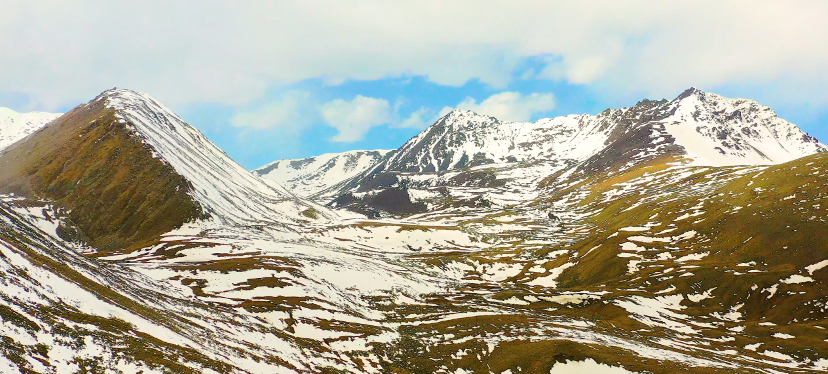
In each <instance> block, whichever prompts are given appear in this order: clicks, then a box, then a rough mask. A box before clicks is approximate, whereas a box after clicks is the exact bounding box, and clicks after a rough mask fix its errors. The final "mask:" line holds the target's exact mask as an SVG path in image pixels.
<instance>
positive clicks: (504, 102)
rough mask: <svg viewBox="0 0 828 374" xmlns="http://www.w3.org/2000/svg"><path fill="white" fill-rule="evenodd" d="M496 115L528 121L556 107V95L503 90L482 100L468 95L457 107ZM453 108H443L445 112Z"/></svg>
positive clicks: (496, 116)
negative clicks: (478, 100)
mask: <svg viewBox="0 0 828 374" xmlns="http://www.w3.org/2000/svg"><path fill="white" fill-rule="evenodd" d="M455 108H457V109H466V110H471V111H473V112H476V113H479V114H485V115H489V116H492V117H495V118H497V119H499V120H501V121H514V122H526V121H529V120H530V119H531V117H532V115H533V114H535V113H541V112H548V111H551V110H552V109H555V97H554V96H553V95H552V94H550V93H545V94H540V93H533V94H529V95H521V94H520V93H519V92H510V91H507V92H501V93H498V94H494V95H492V96H489V97H488V98H486V100H483V101H481V102H480V103H479V104H478V103H477V101H475V100H474V98H471V97H467V98H465V99H464V100H463V101H461V102H460V104H457V106H456V107H455ZM450 109H451V108H443V110H442V111H441V113H443V114H445V113H447V112H448V110H450Z"/></svg>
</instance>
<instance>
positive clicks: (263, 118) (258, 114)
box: [230, 91, 314, 133]
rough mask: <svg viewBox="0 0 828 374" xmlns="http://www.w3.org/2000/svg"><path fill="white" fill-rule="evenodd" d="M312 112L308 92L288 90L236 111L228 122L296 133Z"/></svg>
mask: <svg viewBox="0 0 828 374" xmlns="http://www.w3.org/2000/svg"><path fill="white" fill-rule="evenodd" d="M313 114H314V113H313V106H312V104H311V94H310V93H309V92H305V91H289V92H287V93H285V94H284V95H282V97H281V98H280V99H278V100H276V101H272V102H270V103H267V104H265V105H262V106H259V107H256V108H254V109H252V110H248V111H240V112H238V113H236V115H234V116H233V118H231V119H230V123H231V124H232V125H233V126H235V127H244V128H249V129H254V130H268V129H274V128H279V129H280V130H283V132H288V133H296V132H298V131H301V130H302V129H304V128H305V127H307V126H308V125H310V124H311V120H312V118H313Z"/></svg>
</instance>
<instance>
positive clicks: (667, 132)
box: [333, 88, 828, 215]
mask: <svg viewBox="0 0 828 374" xmlns="http://www.w3.org/2000/svg"><path fill="white" fill-rule="evenodd" d="M825 150H828V148H826V147H825V145H823V144H821V143H819V142H818V141H817V140H816V139H815V138H813V137H811V136H809V135H808V134H807V133H805V132H803V131H802V130H800V129H799V128H798V127H797V126H795V125H793V124H791V123H789V122H787V121H785V120H783V119H781V118H779V117H778V116H777V115H776V114H775V113H774V112H773V111H772V110H770V109H769V108H767V107H765V106H762V105H759V104H757V103H756V102H754V101H751V100H744V99H727V98H723V97H721V96H719V95H715V94H708V93H704V92H702V91H700V90H698V89H695V88H691V89H689V90H687V91H685V92H684V93H682V94H681V95H679V96H678V97H677V98H676V99H674V100H672V101H667V100H661V101H653V100H642V101H640V102H639V103H637V104H636V105H635V106H633V107H630V108H623V109H617V110H616V109H607V110H606V111H604V112H602V113H600V114H598V115H596V116H592V115H586V114H585V115H578V116H575V115H570V116H565V117H556V118H550V119H542V120H538V121H536V122H533V123H516V122H501V121H499V120H497V119H496V118H493V117H489V116H483V115H478V114H475V113H473V112H470V111H463V110H455V111H452V112H450V113H449V114H447V115H446V116H444V117H443V118H441V119H440V120H438V121H437V122H436V123H435V124H434V125H432V126H431V127H429V128H428V129H426V130H425V131H423V132H422V133H420V134H419V135H417V136H415V137H414V138H412V139H411V140H409V141H408V142H406V143H405V144H404V145H403V146H402V147H400V149H399V150H397V151H396V152H393V153H389V154H388V155H387V156H386V157H385V158H383V159H382V160H381V161H380V162H378V163H377V165H376V166H374V167H372V168H370V169H368V170H367V171H366V172H365V173H363V174H362V175H359V176H357V177H355V178H354V179H352V180H351V181H349V182H348V183H346V184H345V185H343V188H342V189H341V190H340V196H338V197H337V198H336V199H335V200H334V202H333V205H334V206H338V207H345V206H348V207H350V209H352V210H355V211H358V212H367V213H369V214H374V215H376V214H377V213H376V211H377V210H379V211H385V212H388V213H391V214H410V213H414V212H423V211H424V207H423V206H422V205H419V206H417V205H416V204H417V203H416V202H415V201H414V200H411V201H406V199H405V198H403V197H402V196H403V195H405V193H404V191H403V190H408V189H411V188H415V187H416V186H424V185H428V186H430V187H437V186H444V187H449V188H450V187H456V186H458V184H457V183H463V184H465V185H468V180H469V178H471V179H476V178H483V179H488V180H489V182H485V183H495V184H500V185H502V184H503V183H502V182H495V180H501V181H503V180H504V179H503V178H498V177H496V176H495V175H496V174H497V172H496V170H502V171H506V170H514V169H515V168H523V167H524V166H528V165H536V166H537V165H540V164H548V165H549V166H548V167H547V172H548V173H552V172H553V171H558V170H560V168H559V166H560V165H570V166H571V165H578V166H577V168H576V169H574V170H575V171H576V172H579V173H586V174H590V173H610V174H612V173H617V172H621V171H623V170H625V169H628V168H630V167H632V166H634V165H641V164H646V163H648V162H652V161H653V160H656V159H662V160H671V161H670V162H681V163H686V164H690V165H698V166H702V165H706V166H732V165H768V164H775V163H781V162H786V161H790V160H794V159H797V158H800V157H803V156H806V155H810V154H814V153H818V152H823V151H825ZM665 162H666V161H665ZM524 169H525V168H524ZM461 170H468V172H466V173H465V174H466V177H456V178H455V179H452V178H450V177H446V176H445V174H446V173H447V172H459V171H461ZM483 170H488V171H486V172H483ZM526 170H528V169H526ZM538 171H540V170H538ZM541 172H542V171H541ZM509 173H511V172H509ZM475 183H478V185H480V184H479V183H482V180H481V181H479V182H475ZM400 191H402V192H400ZM444 192H445V191H443V192H441V194H443V195H445V193H444ZM391 195H394V196H391ZM389 200H394V201H397V203H394V204H387V203H386V202H387V201H389Z"/></svg>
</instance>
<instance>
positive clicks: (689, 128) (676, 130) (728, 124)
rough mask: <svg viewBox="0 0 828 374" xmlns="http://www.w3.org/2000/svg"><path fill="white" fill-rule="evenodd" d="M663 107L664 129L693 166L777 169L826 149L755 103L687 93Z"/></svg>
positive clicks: (697, 91) (698, 92)
mask: <svg viewBox="0 0 828 374" xmlns="http://www.w3.org/2000/svg"><path fill="white" fill-rule="evenodd" d="M664 108H665V110H666V111H668V112H669V113H671V115H670V116H669V117H667V118H664V119H663V120H661V122H663V123H664V124H665V129H666V130H667V132H668V133H669V134H670V135H671V136H672V137H674V138H675V143H676V144H679V145H681V146H682V147H684V149H685V150H686V151H687V155H688V156H689V157H691V158H693V161H694V163H695V164H697V165H710V166H726V165H769V164H778V163H783V162H787V161H791V160H795V159H797V158H800V157H803V156H807V155H810V154H814V153H817V152H824V151H826V150H828V148H826V147H825V145H823V144H820V143H819V142H818V141H817V139H815V138H814V137H811V136H810V135H808V134H807V133H805V132H803V131H802V130H801V129H800V128H799V127H797V126H796V125H794V124H792V123H790V122H788V121H785V120H784V119H782V118H779V116H777V115H776V113H775V112H774V111H773V110H771V109H770V108H768V107H766V106H764V105H760V104H759V103H757V102H755V101H753V100H746V99H729V98H725V97H722V96H719V95H716V94H711V93H705V92H702V91H701V90H698V89H695V88H691V89H689V90H687V91H685V92H684V93H683V94H681V96H679V97H678V98H676V99H675V100H673V101H671V102H670V103H668V104H666V105H665V106H664Z"/></svg>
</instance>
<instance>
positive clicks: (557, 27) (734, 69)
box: [0, 0, 828, 168]
mask: <svg viewBox="0 0 828 374" xmlns="http://www.w3.org/2000/svg"><path fill="white" fill-rule="evenodd" d="M825 19H828V2H819V1H808V0H790V1H784V2H779V1H763V0H750V1H748V0H721V1H713V0H699V1H692V2H691V1H660V0H630V1H598V0H594V1H590V0H587V1H579V2H572V1H557V0H550V1H544V2H538V1H519V0H516V1H514V2H502V1H495V0H455V1H437V0H420V1H405V0H400V1H394V2H388V1H382V0H359V1H353V2H341V1H332V0H331V1H325V0H319V1H314V2H307V1H298V0H295V1H294V0H276V1H254V0H251V1H246V2H243V3H236V2H225V1H210V0H204V1H195V0H180V1H176V2H168V1H160V0H146V1H142V2H140V3H139V2H111V1H102V0H78V1H75V2H71V3H69V2H65V1H59V0H41V1H36V2H33V1H23V0H7V1H4V6H3V12H0V30H2V32H0V50H2V51H4V58H2V59H0V106H7V107H10V108H12V109H15V110H18V111H33V110H39V111H53V112H56V111H66V110H68V109H71V108H72V107H74V106H75V105H77V104H79V103H82V102H85V101H88V100H90V99H91V98H93V97H95V96H96V95H97V94H98V93H100V92H101V91H104V90H106V89H108V88H111V87H121V88H130V89H133V90H136V91H141V92H146V93H149V94H150V95H152V96H153V97H155V98H156V99H158V100H160V101H161V102H163V103H165V104H166V105H167V106H169V107H170V108H172V109H173V110H175V111H176V112H177V113H178V114H179V115H181V116H182V117H183V118H184V119H185V120H187V121H188V122H189V123H191V124H192V125H194V126H196V127H197V128H199V129H200V130H201V131H203V132H204V133H205V134H206V135H207V136H208V137H209V138H210V139H211V140H212V141H213V142H215V143H216V144H218V145H219V146H220V147H221V148H222V149H224V150H225V151H226V152H227V153H228V154H230V155H231V156H232V157H233V158H234V159H236V160H237V161H239V162H240V163H241V164H242V165H244V166H245V167H248V168H254V167H258V166H261V165H262V164H265V163H267V162H270V161H273V160H276V159H280V158H298V157H307V156H312V155H316V154H321V153H326V152H340V151H345V150H350V149H377V148H386V149H387V148H396V147H398V146H400V145H401V144H402V143H403V142H405V141H406V140H407V139H409V138H410V137H411V136H414V135H416V134H417V133H418V132H420V131H421V130H422V129H423V128H424V127H425V126H427V125H428V124H430V122H431V121H433V120H434V119H436V118H438V116H439V115H440V113H444V112H445V111H446V110H448V109H450V108H456V107H459V108H465V109H471V110H475V111H478V112H482V113H484V114H489V115H493V116H495V117H498V118H501V119H505V120H520V121H529V120H535V119H538V118H541V117H547V116H557V115H566V114H573V113H592V114H595V113H598V112H600V111H602V110H603V109H606V108H618V107H624V106H630V105H633V104H635V103H636V102H637V101H639V100H641V99H643V98H650V99H660V98H668V99H671V98H674V97H675V96H677V95H678V94H680V93H681V92H682V91H683V90H684V89H686V88H689V87H691V86H695V87H698V88H701V89H703V90H705V91H708V92H715V93H718V94H721V95H724V96H728V97H744V98H750V99H755V100H757V101H759V102H760V103H762V104H765V105H768V106H770V107H771V108H773V109H774V110H776V111H777V113H778V114H779V115H780V116H781V117H783V118H785V119H788V120H789V121H791V122H793V123H796V124H798V125H800V126H801V127H802V128H803V129H804V130H805V131H808V132H809V133H811V134H812V135H815V136H816V137H817V138H820V139H822V140H828V126H826V122H828V89H826V88H825V87H828V22H825ZM112 20H117V27H113V23H112Z"/></svg>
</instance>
